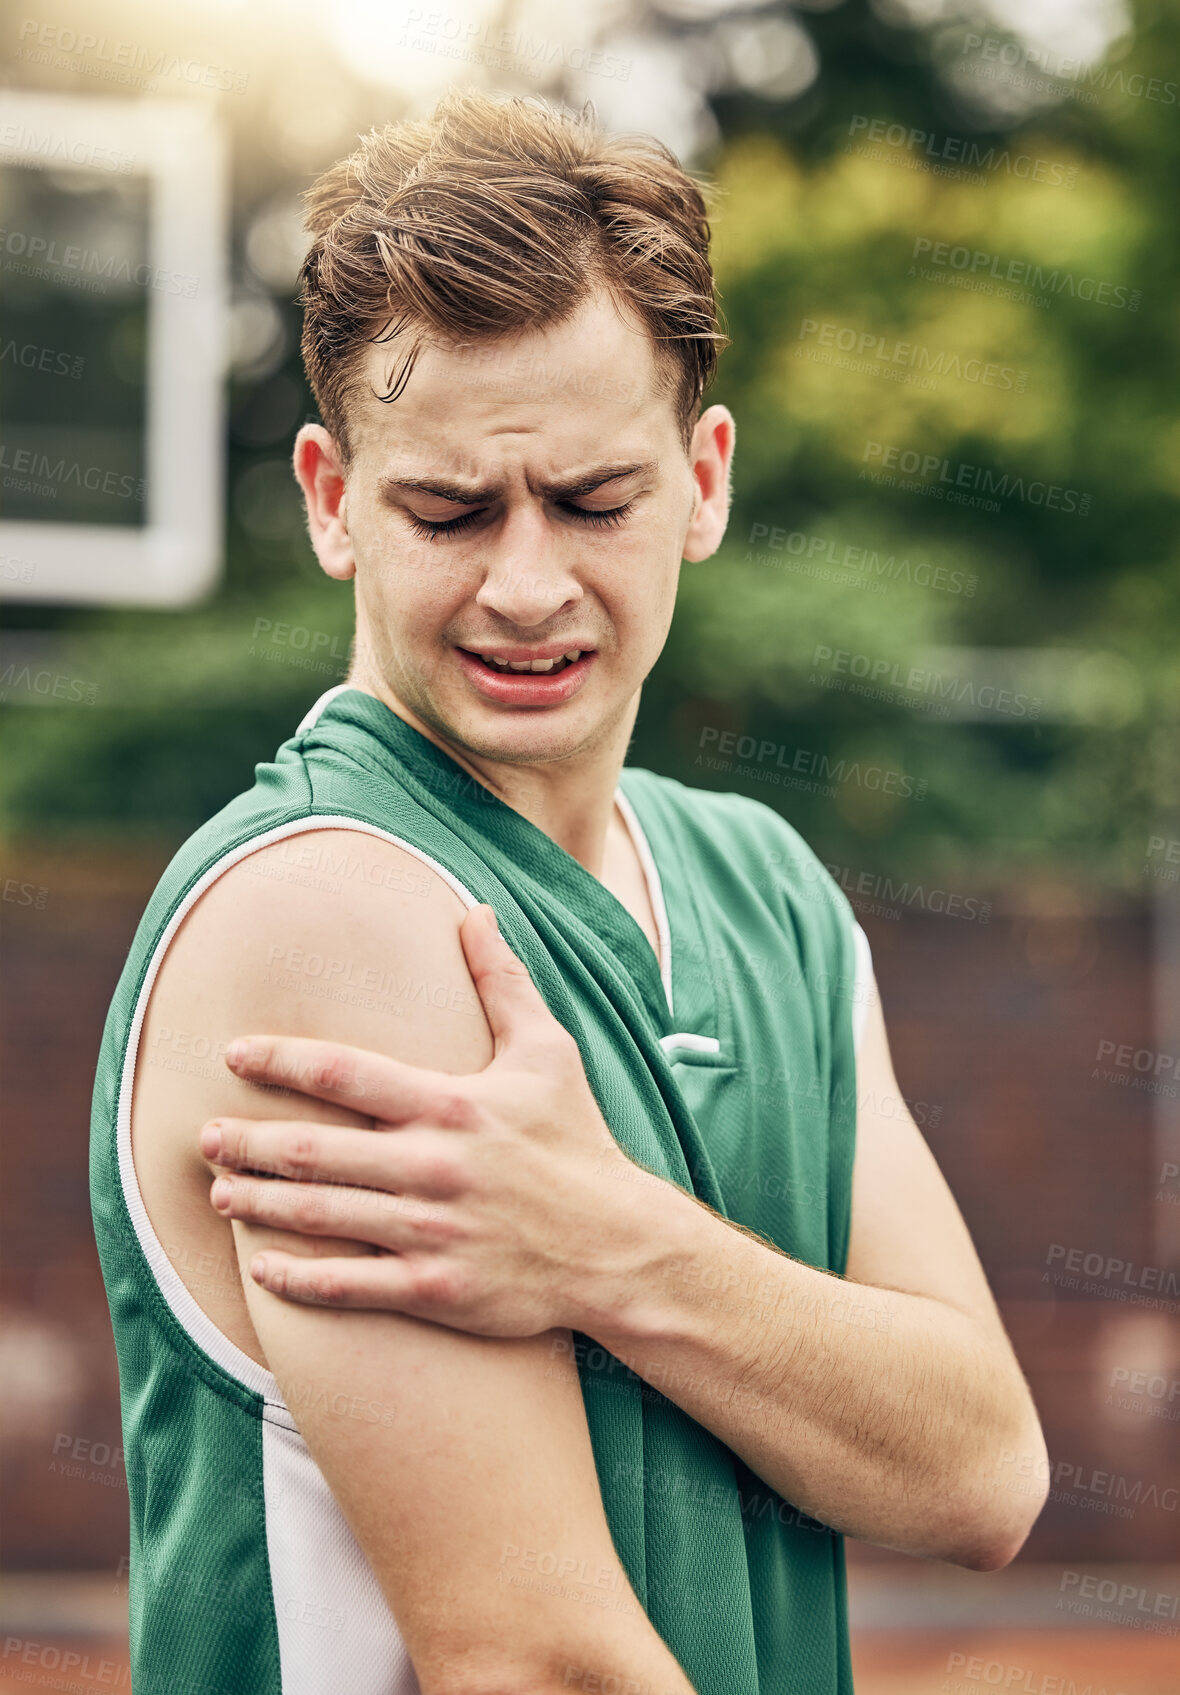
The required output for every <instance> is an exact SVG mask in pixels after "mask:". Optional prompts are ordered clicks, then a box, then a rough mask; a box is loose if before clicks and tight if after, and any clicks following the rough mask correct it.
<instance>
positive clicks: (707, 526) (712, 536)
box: [681, 406, 737, 563]
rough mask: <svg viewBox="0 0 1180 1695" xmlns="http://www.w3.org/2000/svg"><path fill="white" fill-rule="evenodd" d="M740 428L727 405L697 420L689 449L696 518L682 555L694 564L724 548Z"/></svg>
mask: <svg viewBox="0 0 1180 1695" xmlns="http://www.w3.org/2000/svg"><path fill="white" fill-rule="evenodd" d="M736 430H737V426H736V424H735V423H734V421H733V414H732V412H730V410H729V408H728V407H727V406H710V407H709V409H708V411H707V412H702V413H701V416H700V417H699V418H698V419H697V422H696V428H695V429H694V430H693V433H692V442H691V444H690V447H689V458H690V460H691V461H692V478H693V500H692V516H691V518H690V519H689V523H688V529H687V531H686V533H685V537H684V546H683V547H682V549H681V555H682V557H683V558H685V559H687V560H688V561H689V562H690V563H695V562H696V561H697V560H700V559H708V558H709V557H710V556H711V555H712V554H714V553H716V551H717V549H718V548H719V547H720V546H721V539H722V537H723V536H724V534H725V526H726V524H727V523H728V522H729V495H730V488H729V477H730V468H731V466H732V464H733V449H734V440H735V435H736Z"/></svg>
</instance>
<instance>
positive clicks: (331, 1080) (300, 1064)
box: [225, 1036, 454, 1124]
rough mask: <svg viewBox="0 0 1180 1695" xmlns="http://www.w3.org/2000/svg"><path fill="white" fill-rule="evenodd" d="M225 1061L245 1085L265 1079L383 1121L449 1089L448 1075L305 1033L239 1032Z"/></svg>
mask: <svg viewBox="0 0 1180 1695" xmlns="http://www.w3.org/2000/svg"><path fill="white" fill-rule="evenodd" d="M225 1063H226V1064H227V1065H228V1066H229V1068H230V1070H231V1071H232V1072H233V1073H234V1075H235V1076H237V1077H241V1078H244V1079H245V1080H246V1081H247V1082H250V1083H268V1084H272V1085H274V1086H277V1087H279V1088H285V1089H291V1090H293V1091H294V1092H295V1093H296V1094H300V1095H311V1096H313V1097H314V1098H315V1099H316V1100H321V1101H332V1102H333V1103H334V1104H336V1105H338V1106H346V1107H349V1108H350V1109H351V1110H352V1111H353V1112H365V1113H368V1114H369V1116H370V1117H374V1118H383V1119H385V1120H386V1121H387V1122H389V1123H394V1124H397V1123H401V1122H403V1121H404V1120H405V1119H407V1118H417V1117H421V1116H423V1114H424V1112H425V1110H426V1107H427V1105H428V1103H429V1102H430V1100H431V1099H432V1098H433V1097H434V1096H435V1095H437V1094H438V1093H440V1092H441V1093H453V1091H454V1078H451V1077H447V1076H446V1074H445V1073H443V1072H439V1071H426V1070H424V1069H422V1068H421V1067H419V1066H417V1065H406V1064H404V1063H403V1062H402V1061H401V1060H398V1059H389V1058H388V1057H387V1056H386V1055H385V1054H377V1053H370V1052H368V1051H367V1050H366V1049H364V1048H350V1047H346V1046H344V1044H343V1043H341V1042H320V1041H316V1040H315V1039H314V1038H312V1037H310V1036H239V1037H238V1038H237V1039H236V1040H235V1041H233V1042H231V1043H230V1044H229V1047H228V1048H227V1049H226V1052H225Z"/></svg>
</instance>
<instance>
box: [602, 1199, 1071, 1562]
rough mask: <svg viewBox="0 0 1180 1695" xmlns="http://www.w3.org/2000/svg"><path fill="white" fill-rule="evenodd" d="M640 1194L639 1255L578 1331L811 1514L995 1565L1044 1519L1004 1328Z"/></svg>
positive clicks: (1023, 1401)
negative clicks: (862, 1280)
mask: <svg viewBox="0 0 1180 1695" xmlns="http://www.w3.org/2000/svg"><path fill="white" fill-rule="evenodd" d="M642 1193H643V1201H642V1206H641V1209H640V1210H641V1212H642V1215H643V1218H644V1240H645V1242H646V1244H647V1249H646V1257H645V1259H644V1261H643V1262H642V1264H637V1265H636V1266H635V1267H634V1269H633V1270H632V1271H631V1272H630V1274H629V1276H628V1277H627V1279H626V1280H625V1283H624V1281H623V1280H619V1279H616V1280H615V1282H614V1284H613V1286H612V1288H611V1291H610V1294H609V1297H608V1298H606V1299H600V1300H599V1301H598V1303H597V1304H596V1307H595V1310H593V1311H590V1312H588V1313H587V1314H586V1318H585V1322H584V1323H583V1324H582V1325H581V1328H583V1329H584V1330H586V1332H587V1334H590V1335H592V1336H593V1337H594V1338H595V1340H596V1341H598V1342H600V1343H601V1344H602V1345H603V1346H604V1347H607V1348H609V1349H610V1351H611V1352H612V1353H614V1354H615V1355H616V1356H617V1357H618V1358H620V1359H621V1360H623V1361H624V1362H625V1363H626V1364H627V1365H629V1366H630V1367H631V1368H632V1369H633V1370H634V1371H636V1372H637V1373H638V1374H639V1375H640V1376H641V1377H643V1378H644V1379H645V1380H646V1381H647V1382H648V1383H650V1384H651V1385H652V1386H653V1387H654V1388H656V1389H658V1390H660V1391H661V1392H662V1393H663V1394H665V1395H667V1396H668V1397H669V1399H670V1400H673V1401H675V1402H676V1403H677V1404H678V1405H679V1406H681V1407H682V1408H683V1409H684V1410H685V1411H686V1412H687V1413H689V1414H690V1415H691V1416H692V1417H693V1418H695V1419H696V1420H697V1422H698V1423H700V1424H702V1425H704V1426H705V1427H706V1428H707V1429H709V1430H711V1431H713V1432H714V1434H715V1435H717V1436H718V1437H720V1438H721V1440H722V1441H724V1442H725V1443H726V1444H727V1446H729V1447H730V1448H732V1449H733V1450H734V1452H735V1453H736V1454H738V1455H740V1457H741V1458H742V1459H743V1460H745V1462H746V1464H747V1465H748V1466H749V1467H750V1469H751V1470H752V1471H753V1472H755V1474H756V1475H757V1476H758V1477H760V1478H761V1479H763V1480H764V1481H765V1482H766V1483H768V1484H769V1485H770V1486H771V1487H772V1488H773V1489H774V1490H776V1491H777V1492H778V1493H779V1494H780V1495H782V1496H783V1497H784V1498H785V1499H787V1500H789V1501H790V1502H791V1503H792V1504H793V1505H795V1506H797V1507H799V1508H801V1509H802V1510H803V1511H804V1512H805V1513H807V1514H809V1515H810V1516H812V1517H814V1518H816V1519H819V1520H821V1521H822V1522H824V1523H825V1524H829V1525H832V1526H833V1527H835V1528H837V1529H839V1530H842V1531H845V1532H846V1533H847V1534H849V1535H852V1536H857V1537H860V1538H862V1539H864V1540H866V1541H871V1542H876V1543H880V1544H882V1545H884V1546H888V1547H893V1548H899V1549H902V1550H904V1551H905V1552H908V1553H913V1554H918V1555H922V1556H925V1557H928V1558H936V1559H945V1560H952V1561H955V1562H957V1563H960V1564H964V1565H971V1566H984V1567H986V1566H990V1565H996V1564H1003V1563H1005V1560H1006V1559H1007V1558H1010V1557H1011V1554H1012V1552H1014V1551H1015V1549H1016V1548H1017V1547H1018V1546H1019V1545H1020V1543H1021V1542H1022V1541H1023V1540H1024V1537H1025V1536H1026V1535H1027V1533H1028V1530H1029V1528H1030V1526H1031V1524H1032V1522H1033V1520H1034V1518H1035V1516H1036V1513H1037V1512H1038V1511H1039V1509H1040V1506H1041V1504H1042V1501H1041V1497H1040V1495H1039V1494H1038V1493H1037V1492H1036V1490H1035V1488H1034V1492H1033V1493H1031V1494H1029V1493H1025V1492H1024V1490H1025V1488H1026V1487H1027V1485H1026V1484H1025V1483H1024V1482H1023V1479H1024V1478H1026V1477H1027V1476H1028V1474H1029V1469H1031V1470H1032V1472H1033V1473H1034V1474H1035V1473H1037V1472H1043V1469H1044V1468H1043V1467H1041V1466H1039V1465H1037V1464H1036V1463H1035V1461H1036V1460H1040V1459H1042V1458H1043V1457H1044V1452H1045V1450H1044V1442H1043V1438H1042V1436H1041V1431H1040V1425H1039V1422H1038V1420H1037V1416H1036V1412H1035V1409H1034V1407H1033V1405H1032V1401H1031V1397H1030V1396H1029V1394H1028V1390H1027V1387H1026V1385H1025V1383H1024V1380H1023V1378H1022V1377H1021V1374H1020V1371H1019V1368H1018V1367H1017V1365H1016V1363H1015V1360H1014V1358H1013V1356H1012V1353H1011V1350H1010V1348H1009V1346H1008V1343H1007V1339H1006V1338H1005V1337H1004V1335H1003V1332H1002V1330H1001V1329H1000V1328H999V1327H998V1326H997V1327H996V1329H995V1330H994V1331H993V1330H990V1329H987V1328H985V1327H984V1325H982V1324H981V1323H980V1322H979V1321H977V1320H976V1319H975V1318H973V1317H971V1316H969V1315H968V1314H967V1313H965V1312H960V1311H958V1310H957V1309H956V1308H954V1307H951V1306H948V1305H946V1304H944V1303H942V1302H939V1301H935V1300H932V1299H929V1298H927V1297H925V1296H921V1295H909V1294H904V1293H900V1292H897V1291H894V1290H889V1289H878V1288H873V1287H868V1286H865V1285H863V1284H855V1283H850V1282H847V1281H845V1280H844V1279H842V1278H837V1277H834V1276H832V1275H830V1274H829V1273H827V1272H823V1271H818V1270H816V1269H815V1268H814V1267H812V1266H808V1265H804V1264H802V1263H800V1262H799V1261H797V1260H793V1259H790V1258H788V1257H787V1256H786V1255H784V1254H781V1253H779V1252H778V1251H777V1250H775V1249H774V1248H772V1247H771V1246H769V1245H768V1244H765V1243H763V1242H762V1241H761V1240H759V1239H757V1238H754V1237H752V1236H750V1235H748V1234H746V1233H745V1232H744V1231H742V1230H740V1229H737V1228H735V1227H733V1226H732V1225H730V1224H728V1223H727V1222H726V1221H725V1220H723V1219H721V1218H719V1217H718V1215H717V1214H716V1213H714V1212H712V1211H711V1210H710V1209H709V1208H707V1207H704V1206H703V1205H701V1204H700V1203H699V1202H696V1201H694V1200H693V1199H692V1198H691V1197H688V1196H686V1195H685V1194H684V1193H683V1192H682V1191H680V1190H678V1189H675V1188H674V1187H672V1186H671V1185H669V1184H664V1183H659V1182H656V1181H652V1182H651V1183H650V1186H649V1184H648V1182H646V1181H645V1182H644V1183H643V1188H642ZM1028 1454H1031V1455H1033V1456H1034V1457H1035V1460H1034V1464H1033V1466H1032V1467H1031V1468H1027V1467H1026V1469H1025V1470H1024V1471H1023V1472H1022V1471H1021V1469H1020V1458H1021V1457H1022V1456H1024V1455H1028Z"/></svg>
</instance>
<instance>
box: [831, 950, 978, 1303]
mask: <svg viewBox="0 0 1180 1695" xmlns="http://www.w3.org/2000/svg"><path fill="white" fill-rule="evenodd" d="M856 1071H857V1087H856V1093H857V1116H856V1157H855V1161H854V1163H853V1171H852V1228H851V1234H850V1237H849V1245H848V1260H847V1264H846V1266H845V1275H846V1276H847V1277H849V1278H851V1279H852V1280H853V1281H854V1282H857V1283H864V1284H870V1285H874V1286H876V1287H877V1288H882V1289H897V1290H900V1291H902V1292H903V1293H906V1294H912V1295H926V1296H929V1297H930V1298H931V1299H933V1300H938V1301H943V1302H945V1303H947V1304H948V1305H950V1306H954V1307H958V1308H959V1309H960V1310H961V1311H964V1312H967V1313H969V1314H970V1315H971V1316H972V1317H973V1318H975V1319H977V1320H979V1321H980V1322H981V1323H982V1324H984V1325H985V1326H986V1327H987V1328H989V1329H996V1328H999V1327H1000V1319H999V1315H998V1313H997V1310H996V1305H995V1302H994V1300H993V1299H992V1295H991V1291H990V1289H989V1288H988V1286H987V1279H986V1277H985V1276H984V1272H983V1267H982V1266H981V1265H980V1263H979V1256H978V1255H977V1254H976V1252H975V1248H974V1245H973V1244H972V1241H971V1237H970V1235H969V1234H968V1231H967V1226H966V1224H965V1223H964V1222H963V1217H962V1214H961V1213H960V1211H959V1209H958V1207H957V1205H956V1204H955V1199H954V1196H953V1195H952V1194H951V1191H950V1189H949V1187H948V1185H947V1182H946V1179H945V1178H944V1177H943V1175H942V1173H941V1171H940V1170H939V1169H938V1165H937V1162H936V1161H935V1158H934V1155H933V1154H932V1153H931V1152H930V1149H929V1147H928V1146H927V1144H926V1142H925V1139H924V1138H923V1136H922V1133H921V1131H920V1130H919V1129H918V1127H917V1125H916V1124H915V1123H914V1120H913V1117H912V1116H911V1114H910V1111H909V1109H908V1107H907V1106H906V1104H905V1101H904V1100H903V1098H902V1094H901V1090H900V1089H899V1088H898V1086H897V1079H896V1078H895V1076H894V1073H893V1061H892V1058H891V1056H890V1052H889V1040H888V1037H887V1035H886V1031H885V1016H884V1011H883V1009H882V1006H881V996H880V993H879V992H878V991H877V988H876V983H875V980H874V982H873V993H872V995H871V996H870V997H869V1001H868V1007H867V1016H866V1019H865V1026H864V1031H863V1034H862V1036H861V1040H860V1044H859V1048H858V1052H857V1065H856Z"/></svg>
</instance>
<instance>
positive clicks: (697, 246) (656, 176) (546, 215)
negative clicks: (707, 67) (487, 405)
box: [299, 90, 729, 465]
mask: <svg viewBox="0 0 1180 1695" xmlns="http://www.w3.org/2000/svg"><path fill="white" fill-rule="evenodd" d="M303 199H304V202H305V204H306V207H307V217H306V224H307V228H308V229H309V230H310V231H311V233H312V236H313V237H314V239H313V241H312V245H311V248H310V250H309V252H308V254H307V256H306V258H305V259H304V261H303V266H302V269H301V271H300V277H299V281H300V299H301V302H302V305H303V310H304V320H303V341H302V350H303V362H304V367H305V369H306V371H307V376H308V380H309V382H310V384H311V389H312V393H313V394H314V396H315V399H316V404H317V405H318V407H319V410H320V417H321V418H322V420H323V423H324V426H325V428H326V429H327V430H328V431H329V433H330V434H331V435H332V436H333V437H334V438H335V440H336V442H337V444H338V446H339V448H340V451H341V453H342V455H343V456H344V461H345V464H346V465H347V464H348V462H349V461H350V459H351V456H352V444H351V443H350V441H349V438H348V432H347V426H346V418H345V409H346V404H347V402H348V400H349V399H350V397H351V395H352V394H353V392H354V387H355V382H356V367H357V365H358V364H359V362H360V356H361V351H362V349H363V346H364V345H365V344H366V343H368V342H371V341H379V340H380V341H385V340H390V339H392V338H393V337H394V336H396V335H398V334H400V333H401V332H402V331H403V330H405V329H407V328H408V329H411V330H417V331H418V332H419V333H418V336H417V339H416V340H415V341H414V343H413V345H412V346H411V348H410V351H409V353H408V355H407V356H406V358H405V359H404V360H403V362H402V365H401V367H400V370H399V372H398V375H397V377H396V378H395V379H394V380H393V382H392V384H391V387H390V390H389V392H388V393H387V394H384V395H381V396H380V397H379V398H380V399H382V400H385V401H391V400H396V398H397V396H398V395H399V394H400V393H401V391H402V389H403V388H404V387H405V384H406V381H407V380H408V378H409V375H410V372H411V370H412V369H413V365H414V361H415V359H416V357H417V355H418V352H419V351H420V348H421V344H422V339H423V333H424V332H429V331H435V332H439V333H441V335H442V337H443V338H444V339H445V340H450V341H473V340H475V341H479V340H487V341H493V340H495V339H496V338H498V337H501V336H506V335H510V334H513V333H516V332H520V331H522V330H526V329H546V328H548V327H550V326H551V325H554V324H557V323H560V322H561V321H563V320H564V319H566V318H568V317H569V316H570V315H571V314H572V313H573V312H574V311H576V310H577V309H578V307H579V306H581V304H582V303H583V302H584V301H585V299H586V298H587V296H588V295H589V294H591V293H592V292H593V291H594V290H595V289H596V288H598V287H602V286H605V287H606V288H607V289H608V290H609V291H610V293H611V294H612V295H613V296H614V298H615V299H616V301H618V302H620V303H622V304H624V305H626V306H629V307H630V308H631V309H632V311H633V312H634V313H635V314H636V315H637V316H638V317H639V319H640V320H641V321H642V322H643V323H644V324H645V326H646V327H647V329H648V330H649V332H650V334H651V336H652V339H653V341H654V342H655V344H656V359H657V370H658V372H659V377H658V380H659V383H660V387H661V391H662V392H664V393H667V394H671V395H672V397H673V403H674V406H675V409H676V417H677V423H678V425H679V428H680V432H681V439H682V440H683V442H684V444H685V447H686V448H687V446H688V442H689V439H690V437H691V434H692V427H693V424H694V422H695V420H696V417H697V414H698V411H699V408H700V402H701V396H702V395H703V394H704V392H705V390H706V388H707V387H708V386H709V383H710V382H711V381H712V379H713V374H714V371H715V369H716V365H717V356H718V354H719V353H720V352H721V350H722V348H724V347H725V346H726V345H728V341H729V338H728V336H726V335H725V334H724V333H723V331H722V330H721V329H720V328H719V312H718V307H717V301H716V297H715V292H714V285H713V273H712V269H711V267H710V264H709V233H710V232H709V224H708V219H707V217H706V206H705V199H704V194H703V192H702V185H701V184H700V183H698V182H697V181H696V180H695V179H694V178H693V177H690V176H689V175H688V174H687V173H686V172H685V171H684V170H683V169H682V168H681V166H680V164H679V163H678V162H677V160H676V158H675V156H674V155H673V154H672V153H671V152H670V151H669V149H668V148H666V147H665V146H664V145H663V143H662V142H659V141H657V140H656V139H655V138H654V137H653V136H643V135H638V136H620V137H612V136H610V135H608V134H606V133H605V132H604V131H603V130H602V128H601V127H600V125H599V124H598V122H597V119H596V117H595V115H594V110H593V106H592V105H591V104H590V103H589V102H588V103H587V104H586V106H584V107H583V108H582V111H581V112H580V113H578V114H574V113H571V112H568V111H565V110H562V109H560V108H557V107H555V106H552V105H550V104H548V103H547V102H545V101H543V100H540V99H538V98H536V97H533V96H525V97H521V96H511V97H505V96H493V95H487V94H481V93H475V92H467V91H460V90H453V91H451V92H450V93H448V94H446V95H445V96H444V97H443V99H442V100H440V102H439V104H438V106H437V107H436V108H435V111H434V113H433V115H432V116H431V117H430V118H427V119H424V120H421V121H407V122H404V123H399V124H386V125H385V126H384V127H382V128H379V129H377V128H375V129H373V130H371V131H370V132H369V134H368V135H367V136H364V137H362V138H361V145H360V146H359V147H358V148H357V149H356V151H355V152H354V153H352V154H350V155H349V156H348V158H346V159H342V160H341V161H340V162H339V163H338V164H336V165H333V166H332V167H331V169H330V170H327V171H325V172H324V174H323V175H322V176H321V177H320V178H319V179H318V180H317V181H316V182H315V183H313V184H312V186H311V188H309V189H308V190H306V192H305V193H304V196H303ZM375 326H376V327H375Z"/></svg>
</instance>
